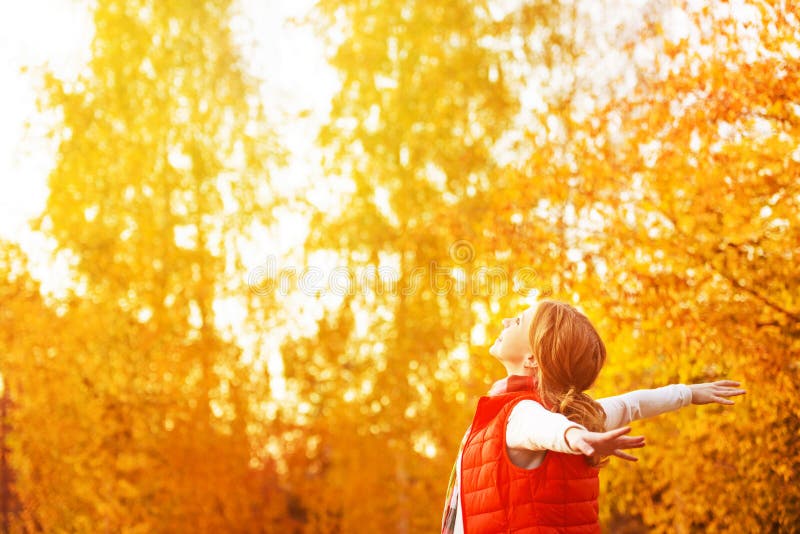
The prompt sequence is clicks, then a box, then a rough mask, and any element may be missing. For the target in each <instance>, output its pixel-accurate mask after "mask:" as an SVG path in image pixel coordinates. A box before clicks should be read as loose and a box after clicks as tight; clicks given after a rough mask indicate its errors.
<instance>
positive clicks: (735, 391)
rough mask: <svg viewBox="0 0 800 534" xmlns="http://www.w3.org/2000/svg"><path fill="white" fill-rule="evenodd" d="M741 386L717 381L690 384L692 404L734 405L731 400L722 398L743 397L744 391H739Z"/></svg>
mask: <svg viewBox="0 0 800 534" xmlns="http://www.w3.org/2000/svg"><path fill="white" fill-rule="evenodd" d="M740 385H741V384H740V383H739V382H736V381H735V380H718V381H716V382H706V383H704V384H690V385H689V389H691V390H692V404H710V403H712V402H718V403H720V404H734V402H733V401H732V400H728V399H723V398H722V397H734V396H736V395H744V393H745V390H743V389H739V388H738V386H740Z"/></svg>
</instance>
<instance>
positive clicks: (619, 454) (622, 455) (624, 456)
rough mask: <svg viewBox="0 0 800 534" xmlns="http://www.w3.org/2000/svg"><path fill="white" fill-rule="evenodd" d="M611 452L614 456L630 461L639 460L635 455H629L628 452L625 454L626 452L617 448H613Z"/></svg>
mask: <svg viewBox="0 0 800 534" xmlns="http://www.w3.org/2000/svg"><path fill="white" fill-rule="evenodd" d="M611 454H613V455H614V456H616V457H618V458H622V459H623V460H629V461H631V462H638V461H639V459H638V458H637V457H636V456H631V455H630V454H626V453H624V452H622V451H621V450H619V449H617V450H615V451H614V452H612V453H611Z"/></svg>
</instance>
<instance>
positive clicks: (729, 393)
mask: <svg viewBox="0 0 800 534" xmlns="http://www.w3.org/2000/svg"><path fill="white" fill-rule="evenodd" d="M716 393H717V395H722V396H725V397H735V396H736V395H744V394H745V393H746V391H745V390H743V389H733V388H727V387H725V388H717V389H716Z"/></svg>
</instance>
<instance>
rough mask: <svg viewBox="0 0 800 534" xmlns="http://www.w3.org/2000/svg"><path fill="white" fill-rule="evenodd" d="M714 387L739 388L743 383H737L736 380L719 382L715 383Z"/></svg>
mask: <svg viewBox="0 0 800 534" xmlns="http://www.w3.org/2000/svg"><path fill="white" fill-rule="evenodd" d="M714 385H715V386H732V387H738V386H741V385H742V384H741V382H737V381H736V380H717V381H716V382H714Z"/></svg>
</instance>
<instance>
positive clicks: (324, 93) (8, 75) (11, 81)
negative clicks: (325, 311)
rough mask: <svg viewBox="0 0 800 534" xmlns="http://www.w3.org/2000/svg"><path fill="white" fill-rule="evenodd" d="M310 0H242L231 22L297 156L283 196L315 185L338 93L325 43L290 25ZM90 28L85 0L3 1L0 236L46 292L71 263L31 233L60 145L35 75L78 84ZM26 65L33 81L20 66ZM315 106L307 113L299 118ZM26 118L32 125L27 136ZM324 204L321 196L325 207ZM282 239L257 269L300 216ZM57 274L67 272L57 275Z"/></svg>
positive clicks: (259, 257)
mask: <svg viewBox="0 0 800 534" xmlns="http://www.w3.org/2000/svg"><path fill="white" fill-rule="evenodd" d="M312 3H313V1H312V0H293V1H291V2H286V1H279V0H242V1H241V4H240V5H241V6H242V9H243V13H244V15H245V16H244V18H243V19H237V20H234V21H233V22H232V25H233V26H234V27H235V29H236V30H237V34H238V35H240V37H241V39H242V41H243V42H245V43H246V42H253V43H254V45H255V46H254V47H253V48H250V47H249V46H245V47H244V49H245V54H246V57H248V59H249V60H250V62H251V66H252V70H253V71H254V74H256V75H257V76H259V77H260V78H261V79H262V80H265V83H264V86H263V91H262V92H263V96H264V102H265V104H266V106H267V108H268V110H270V111H271V112H272V113H273V115H272V116H278V117H280V118H279V120H280V123H281V130H280V135H281V138H282V140H283V142H284V143H285V144H286V145H287V147H288V148H289V150H290V152H291V154H292V159H291V164H290V165H289V167H288V168H286V169H284V170H282V171H281V172H280V173H279V174H278V176H277V180H276V183H277V185H278V186H279V187H280V188H281V189H284V190H287V189H289V188H291V187H297V186H300V185H303V184H305V183H307V182H308V181H309V180H314V179H315V175H317V174H319V172H320V171H319V168H318V165H316V163H315V161H314V157H315V153H314V151H313V139H314V137H315V133H316V130H317V127H318V125H319V124H320V123H321V122H323V121H324V119H325V116H326V114H327V113H328V107H329V100H330V96H331V95H332V94H333V92H334V91H335V89H336V85H337V83H338V82H337V78H336V75H335V72H334V71H333V70H332V69H331V68H330V67H329V66H328V65H327V63H326V62H325V59H324V56H323V51H322V47H321V44H320V42H319V40H318V39H317V38H316V37H315V36H314V34H313V32H312V31H311V29H310V28H297V27H294V26H291V25H288V24H285V22H286V21H287V19H288V18H290V17H294V16H301V15H303V14H304V13H305V12H306V11H307V9H308V8H309V7H310V6H311V5H312ZM92 33H93V29H92V25H91V18H90V13H89V11H88V4H87V2H85V1H81V0H26V1H25V2H3V3H2V4H0V83H2V86H3V93H4V95H3V96H4V98H2V99H0V116H2V117H3V120H2V121H0V237H3V238H6V239H11V240H14V241H17V242H19V243H20V244H21V245H22V246H23V248H24V249H25V251H26V252H27V253H28V254H29V256H30V257H31V259H32V261H33V264H34V265H33V267H34V274H35V275H36V277H37V278H39V279H40V280H42V282H43V289H44V291H45V292H56V293H57V292H58V287H59V280H62V281H63V278H64V276H63V275H64V273H65V272H66V271H65V268H64V265H60V266H59V265H55V266H54V265H49V264H47V263H46V262H45V257H46V256H45V251H46V250H48V248H49V247H48V244H47V243H46V242H45V241H44V240H43V239H42V238H41V237H40V236H37V235H35V234H33V233H32V232H30V231H29V230H28V225H27V221H28V219H29V218H31V217H33V216H35V215H37V214H38V213H40V212H41V211H42V210H43V209H44V205H45V200H46V196H47V176H48V173H49V171H50V169H51V168H52V166H53V164H54V151H55V147H54V146H51V144H50V143H48V141H47V139H46V138H45V137H44V132H45V130H46V126H47V125H48V124H50V123H52V121H53V120H54V118H53V117H50V118H48V117H45V116H43V115H42V114H40V113H37V111H36V104H35V102H36V100H35V99H36V87H35V85H34V84H35V78H36V76H35V72H36V69H37V67H40V66H43V65H45V64H46V65H47V66H48V67H49V68H51V69H52V70H53V71H54V72H55V73H56V75H57V76H59V77H62V78H73V77H75V76H76V75H77V73H78V71H79V70H80V69H81V68H82V66H83V65H84V63H85V62H86V61H87V60H88V58H89V45H90V42H91V38H92ZM25 67H27V68H28V69H29V70H28V73H29V74H33V75H26V74H24V73H22V72H21V69H23V68H25ZM302 110H309V111H310V112H311V113H310V115H309V116H308V117H306V118H302V119H298V118H293V117H294V116H296V115H297V113H298V112H300V111H302ZM26 122H30V123H31V127H30V128H29V129H28V130H26V128H25V124H26ZM323 200H324V199H322V198H320V199H315V201H320V202H322V201H323ZM282 226H283V228H281V230H280V231H278V232H276V234H275V237H276V242H272V243H258V245H259V246H257V247H254V249H253V251H252V257H251V258H249V260H250V261H251V264H257V263H258V262H263V261H264V258H265V256H266V254H268V253H282V252H284V251H287V250H288V249H289V248H290V247H291V246H293V245H295V244H297V242H298V240H299V239H300V236H302V234H303V231H302V230H303V229H304V227H305V225H304V222H303V220H302V219H301V218H297V217H294V218H291V217H290V218H284V220H283V221H282ZM56 272H58V273H60V275H56V276H54V275H55V274H56Z"/></svg>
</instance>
